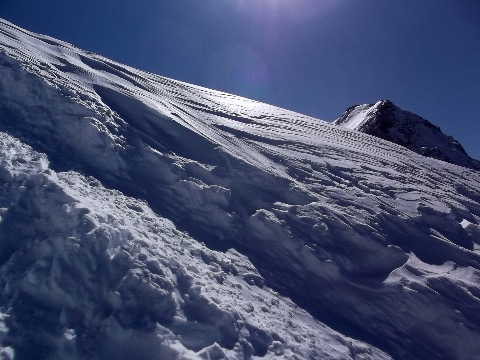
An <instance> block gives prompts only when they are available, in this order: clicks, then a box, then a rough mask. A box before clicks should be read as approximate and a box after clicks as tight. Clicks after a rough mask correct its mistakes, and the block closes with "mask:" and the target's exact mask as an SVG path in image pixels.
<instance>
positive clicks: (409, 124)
mask: <svg viewBox="0 0 480 360" xmlns="http://www.w3.org/2000/svg"><path fill="white" fill-rule="evenodd" d="M333 123H334V124H335V125H338V126H341V127H343V128H346V129H352V130H357V131H361V132H363V133H365V134H369V135H373V136H376V137H379V138H381V139H384V140H388V141H391V142H393V143H395V144H398V145H402V146H405V147H406V148H407V149H410V150H412V151H415V152H416V153H418V154H420V155H424V156H428V157H432V158H434V159H439V160H442V161H446V162H449V163H451V164H456V165H460V166H465V167H468V168H471V169H475V170H480V161H478V160H475V159H473V158H471V157H470V156H468V154H467V153H466V151H465V149H464V148H463V147H462V145H461V144H460V143H459V142H458V141H457V140H455V139H454V138H453V137H451V136H448V135H445V134H444V133H443V132H442V131H441V130H440V128H439V127H438V126H435V125H433V124H432V123H431V122H429V121H428V120H425V119H423V118H421V117H420V116H418V115H415V114H413V113H411V112H409V111H405V110H402V109H400V108H398V107H397V106H395V105H394V104H393V103H392V102H391V101H389V100H380V101H378V102H377V103H375V104H364V105H356V106H352V107H349V108H348V109H347V110H346V111H345V112H344V113H343V114H342V116H340V117H339V118H338V119H337V120H335V121H334V122H333Z"/></svg>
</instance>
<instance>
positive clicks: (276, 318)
mask: <svg viewBox="0 0 480 360" xmlns="http://www.w3.org/2000/svg"><path fill="white" fill-rule="evenodd" d="M0 78H1V79H2V81H1V82H0V180H1V184H2V187H0V188H1V189H2V190H1V191H0V202H1V204H0V208H1V221H0V250H1V251H0V274H1V276H0V280H1V282H0V284H1V288H0V345H1V349H0V351H1V354H2V356H3V357H4V358H9V357H10V358H13V357H15V358H16V359H38V358H45V359H58V358H65V359H132V358H135V359H224V358H226V359H248V358H256V359H259V358H285V359H291V358H295V357H296V358H299V359H382V358H386V359H388V358H395V359H433V358H435V359H475V358H476V357H477V355H478V353H479V352H480V341H479V340H480V316H479V314H480V311H479V309H480V253H479V252H480V225H479V224H480V173H479V172H477V171H473V170H471V169H468V168H465V167H460V166H456V165H451V164H448V163H445V162H443V161H439V160H436V159H432V158H428V157H424V156H421V155H419V154H416V153H415V152H412V151H410V150H408V149H406V148H405V147H403V146H399V145H396V144H393V143H391V142H389V141H385V140H383V139H379V138H374V137H372V136H369V135H367V134H363V133H361V132H358V131H351V130H348V129H343V128H341V127H339V126H332V125H331V124H328V123H326V122H324V121H321V120H318V119H314V118H310V117H307V116H304V115H301V114H297V113H294V112H291V111H288V110H284V109H280V108H277V107H274V106H270V105H266V104H262V103H259V102H256V101H252V100H248V99H245V98H241V97H237V96H234V95H229V94H225V93H221V92H217V91H213V90H209V89H205V88H201V87H198V86H194V85H190V84H186V83H182V82H178V81H175V80H171V79H167V78H164V77H160V76H157V75H153V74H149V73H146V72H142V71H140V70H136V69H134V68H131V67H128V66H125V65H122V64H119V63H116V62H114V61H111V60H108V59H106V58H104V57H101V56H99V55H95V54H92V53H89V52H85V51H82V50H80V49H77V48H75V47H74V46H72V45H70V44H67V43H64V42H61V41H58V40H55V39H52V38H50V37H46V36H42V35H38V34H33V33H30V32H28V31H26V30H23V29H20V28H18V27H16V26H14V25H12V24H10V23H8V22H5V21H1V22H0Z"/></svg>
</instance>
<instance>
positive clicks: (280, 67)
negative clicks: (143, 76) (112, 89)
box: [0, 0, 480, 158]
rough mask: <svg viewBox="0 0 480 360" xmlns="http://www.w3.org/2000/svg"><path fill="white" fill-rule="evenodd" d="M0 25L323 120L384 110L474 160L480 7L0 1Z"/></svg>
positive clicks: (447, 2) (228, 0) (479, 144)
mask: <svg viewBox="0 0 480 360" xmlns="http://www.w3.org/2000/svg"><path fill="white" fill-rule="evenodd" d="M0 17H2V18H4V19H6V20H9V21H11V22H13V23H15V24H17V25H19V26H21V27H24V28H27V29H28V30H31V31H35V32H39V33H43V34H47V35H50V36H53V37H56V38H59V39H61V40H65V41H68V42H70V43H72V44H74V45H76V46H78V47H80V48H83V49H85V50H90V51H93V52H96V53H99V54H101V55H104V56H107V57H109V58H112V59H114V60H117V61H119V62H122V63H125V64H128V65H131V66H134V67H137V68H140V69H144V70H147V71H150V72H154V73H157V74H159V75H163V76H167V77H171V78H174V79H178V80H183V81H186V82H190V83H194V84H198V85H201V86H206V87H209V88H214V89H218V90H222V91H226V92H230V93H234V94H238V95H242V96H246V97H249V98H254V99H257V100H260V101H264V102H267V103H270V104H274V105H278V106H281V107H284V108H288V109H291V110H295V111H298V112H301V113H304V114H308V115H312V116H315V117H319V118H321V119H324V120H329V121H330V120H333V119H335V118H336V117H338V116H339V115H340V114H341V113H342V112H343V111H344V110H345V108H347V107H349V106H351V105H354V104H362V103H372V102H376V101H377V100H379V99H390V100H392V101H393V102H394V103H395V104H397V105H398V106H400V107H402V108H404V109H406V110H409V111H412V112H414V113H417V114H418V115H420V116H422V117H424V118H426V119H428V120H430V121H432V122H433V123H435V124H436V125H438V126H440V127H441V128H442V130H443V131H444V132H445V133H447V134H449V135H452V136H454V137H455V138H457V139H458V140H459V141H460V142H461V143H462V144H463V145H464V147H465V148H466V150H467V152H468V153H469V154H470V155H472V156H473V157H476V158H480V141H479V140H478V138H479V134H480V1H478V0H421V1H419V0H138V1H131V0H128V1H127V0H103V1H102V0H96V1H94V0H77V1H66V0H42V1H35V0H2V1H1V3H0Z"/></svg>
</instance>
